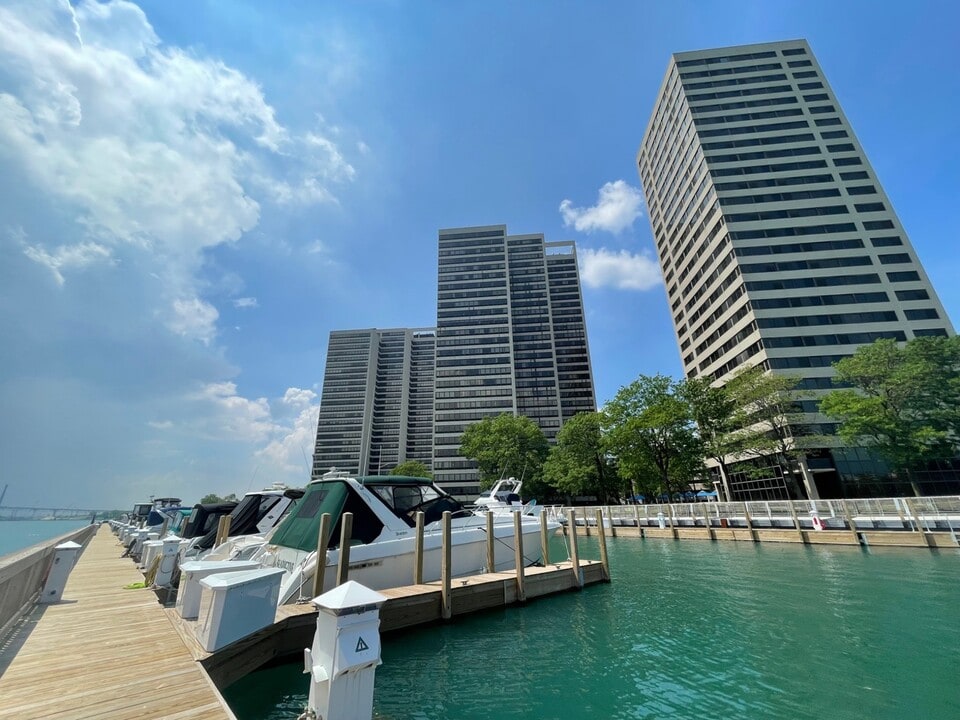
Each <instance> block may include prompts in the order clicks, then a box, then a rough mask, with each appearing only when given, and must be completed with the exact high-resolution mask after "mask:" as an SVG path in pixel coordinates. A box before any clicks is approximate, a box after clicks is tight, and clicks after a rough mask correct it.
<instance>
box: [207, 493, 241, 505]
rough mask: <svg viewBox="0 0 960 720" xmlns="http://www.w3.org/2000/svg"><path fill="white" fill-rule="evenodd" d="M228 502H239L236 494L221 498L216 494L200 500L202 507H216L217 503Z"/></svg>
mask: <svg viewBox="0 0 960 720" xmlns="http://www.w3.org/2000/svg"><path fill="white" fill-rule="evenodd" d="M228 502H237V496H236V494H234V493H230V494H229V495H226V496H225V497H220V496H219V495H217V494H216V493H210V494H208V495H204V496H203V497H202V498H200V504H201V505H216V504H217V503H228Z"/></svg>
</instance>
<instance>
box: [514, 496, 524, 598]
mask: <svg viewBox="0 0 960 720" xmlns="http://www.w3.org/2000/svg"><path fill="white" fill-rule="evenodd" d="M521 521H522V518H521V517H520V513H518V512H515V513H513V556H514V561H515V562H516V565H517V601H518V602H526V600H527V593H526V589H525V587H524V576H523V570H524V567H525V563H524V557H523V524H522V522H521Z"/></svg>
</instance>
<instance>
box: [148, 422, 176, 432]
mask: <svg viewBox="0 0 960 720" xmlns="http://www.w3.org/2000/svg"><path fill="white" fill-rule="evenodd" d="M147 425H149V426H150V427H152V428H156V429H157V430H169V429H170V428H172V427H173V422H172V421H171V420H151V421H149V422H148V423H147Z"/></svg>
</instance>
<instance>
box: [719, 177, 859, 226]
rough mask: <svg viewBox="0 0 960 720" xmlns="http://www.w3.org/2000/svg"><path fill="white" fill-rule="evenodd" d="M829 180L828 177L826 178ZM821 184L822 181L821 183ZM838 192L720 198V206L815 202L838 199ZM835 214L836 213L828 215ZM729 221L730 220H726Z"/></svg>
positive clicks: (793, 192)
mask: <svg viewBox="0 0 960 720" xmlns="http://www.w3.org/2000/svg"><path fill="white" fill-rule="evenodd" d="M814 177H824V176H822V175H821V176H814ZM826 177H827V178H830V177H831V176H830V175H827V176H826ZM821 182H823V181H821ZM839 196H840V190H839V189H838V188H822V189H818V190H795V191H792V192H780V193H763V194H762V195H735V196H734V197H721V198H720V204H721V205H723V206H725V207H726V206H728V205H747V204H754V203H756V204H760V203H768V202H788V201H791V200H817V199H820V198H828V197H839ZM828 214H836V213H828ZM727 219H728V220H730V218H729V217H728V218H727Z"/></svg>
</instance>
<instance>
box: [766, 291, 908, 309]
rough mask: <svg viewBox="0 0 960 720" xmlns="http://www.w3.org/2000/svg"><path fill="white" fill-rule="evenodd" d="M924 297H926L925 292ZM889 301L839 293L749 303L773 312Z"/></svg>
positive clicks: (874, 294) (870, 295)
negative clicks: (784, 309) (785, 309)
mask: <svg viewBox="0 0 960 720" xmlns="http://www.w3.org/2000/svg"><path fill="white" fill-rule="evenodd" d="M898 294H899V293H898ZM924 295H926V293H925V292H924ZM889 299H890V298H889V296H888V295H887V294H886V293H885V292H869V293H839V294H836V295H803V296H800V297H775V298H757V299H756V300H752V301H751V305H753V308H754V309H755V310H775V309H780V308H803V307H821V306H824V305H867V304H869V303H878V302H887V301H888V300H889Z"/></svg>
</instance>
